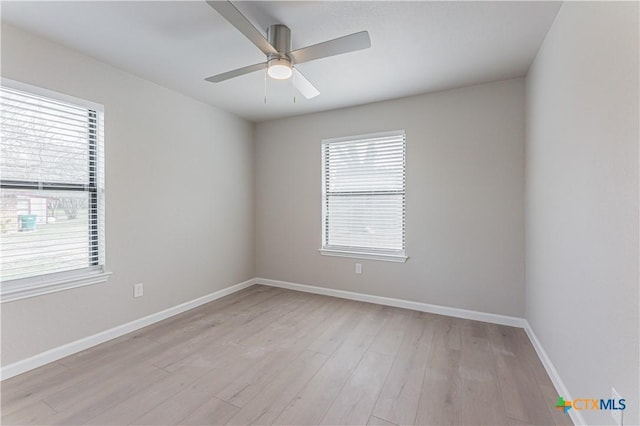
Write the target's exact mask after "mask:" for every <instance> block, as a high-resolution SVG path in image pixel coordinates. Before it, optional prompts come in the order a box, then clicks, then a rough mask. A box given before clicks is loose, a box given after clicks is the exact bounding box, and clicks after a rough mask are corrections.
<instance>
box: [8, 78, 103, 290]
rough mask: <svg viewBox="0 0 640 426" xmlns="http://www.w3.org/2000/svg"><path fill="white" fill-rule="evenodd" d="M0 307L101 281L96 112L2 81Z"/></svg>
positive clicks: (99, 142) (98, 120) (80, 103)
mask: <svg viewBox="0 0 640 426" xmlns="http://www.w3.org/2000/svg"><path fill="white" fill-rule="evenodd" d="M0 186H1V189H2V191H1V193H0V290H1V294H2V301H3V302H6V301H11V300H16V299H20V298H24V297H30V296H35V295H39V294H44V293H49V292H52V291H59V290H63V289H67V288H71V287H77V286H80V285H87V284H93V283H97V282H103V281H105V280H106V278H107V276H108V274H106V273H105V271H104V264H105V259H104V156H103V110H102V107H101V106H99V105H96V104H93V103H89V102H86V101H82V100H79V99H75V98H71V97H68V96H65V95H60V94H57V93H54V92H50V91H46V90H44V89H39V88H35V87H32V86H28V85H24V84H22V83H18V82H13V81H10V80H6V79H3V80H2V87H1V88H0Z"/></svg>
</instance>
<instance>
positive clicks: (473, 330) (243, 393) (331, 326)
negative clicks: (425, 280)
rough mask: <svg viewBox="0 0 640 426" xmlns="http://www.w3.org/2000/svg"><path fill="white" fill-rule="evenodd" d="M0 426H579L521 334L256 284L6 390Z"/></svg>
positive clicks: (40, 372)
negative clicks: (559, 404)
mask: <svg viewBox="0 0 640 426" xmlns="http://www.w3.org/2000/svg"><path fill="white" fill-rule="evenodd" d="M1 390H2V424H7V425H8V424H39V425H44V424H64V425H71V424H110V425H119V424H141V425H143V424H147V425H152V424H153V425H160V424H184V425H195V424H232V425H236V424H238V425H242V424H249V423H255V424H272V423H276V424H333V425H338V424H370V425H390V424H396V425H404V424H425V425H426V424H436V425H442V424H464V425H466V424H487V425H502V424H505V425H525V424H544V425H548V424H571V423H570V420H569V418H568V416H566V415H565V414H563V413H561V412H559V411H557V410H556V409H554V408H553V405H554V403H555V401H556V399H557V397H558V395H557V393H556V392H555V390H554V388H553V385H552V384H551V381H550V380H549V378H548V376H547V375H546V373H545V371H544V368H543V367H542V364H541V363H540V361H539V359H538V358H537V357H536V354H535V352H534V349H533V348H532V346H531V344H530V342H529V341H528V339H527V337H526V335H525V334H524V332H523V331H522V330H521V329H517V328H511V327H504V326H498V325H492V324H487V323H481V322H476V321H467V320H460V319H456V318H450V317H444V316H439V315H433V314H427V313H421V312H415V311H409V310H405V309H398V308H391V307H384V306H380V305H374V304H368V303H361V302H354V301H347V300H341V299H335V298H331V297H325V296H318V295H311V294H306V293H299V292H294V291H289V290H282V289H276V288H270V287H263V286H258V285H256V286H253V287H250V288H248V289H246V290H243V291H241V292H238V293H235V294H232V295H230V296H227V297H225V298H222V299H219V300H217V301H214V302H212V303H209V304H207V305H203V306H201V307H199V308H196V309H194V310H191V311H189V312H186V313H184V314H181V315H179V316H176V317H173V318H170V319H168V320H165V321H162V322H160V323H157V324H154V325H152V326H150V327H147V328H144V329H142V330H139V331H138V332H135V333H132V334H128V335H126V336H123V337H121V338H118V339H115V340H112V341H110V342H107V343H104V344H102V345H100V346H96V347H94V348H91V349H88V350H86V351H84V352H81V353H78V354H75V355H72V356H69V357H67V358H64V359H62V360H60V361H57V362H55V363H52V364H49V365H46V366H44V367H41V368H39V369H37V370H33V371H31V372H28V373H25V374H22V375H20V376H17V377H14V378H12V379H9V380H6V381H4V382H3V383H2V389H1Z"/></svg>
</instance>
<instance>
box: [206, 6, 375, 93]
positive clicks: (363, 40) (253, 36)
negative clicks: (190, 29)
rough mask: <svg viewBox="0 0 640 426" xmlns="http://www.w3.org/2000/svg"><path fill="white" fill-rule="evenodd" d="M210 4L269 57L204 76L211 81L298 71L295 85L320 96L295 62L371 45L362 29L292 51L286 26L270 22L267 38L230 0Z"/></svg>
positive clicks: (277, 76) (280, 77)
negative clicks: (257, 74)
mask: <svg viewBox="0 0 640 426" xmlns="http://www.w3.org/2000/svg"><path fill="white" fill-rule="evenodd" d="M207 4H209V6H211V7H212V8H213V9H214V10H216V11H217V12H218V13H219V14H220V15H222V17H223V18H225V19H226V20H227V21H229V23H230V24H231V25H233V26H234V27H236V29H237V30H238V31H240V32H241V33H242V34H243V35H244V36H245V37H246V38H248V39H249V41H251V42H252V43H253V44H254V45H256V47H257V48H258V49H260V50H261V51H262V53H264V54H265V55H266V57H267V60H266V61H265V62H261V63H259V64H254V65H249V66H247V67H242V68H238V69H236V70H233V71H228V72H225V73H222V74H218V75H214V76H212V77H208V78H206V79H205V80H206V81H209V82H211V83H219V82H221V81H225V80H229V79H231V78H234V77H238V76H241V75H244V74H249V73H251V72H254V71H260V70H263V69H265V68H266V69H267V75H269V77H271V78H274V79H277V80H286V79H288V78H290V77H291V76H292V75H294V74H295V76H294V78H293V85H294V86H295V88H296V89H297V90H298V91H299V92H300V93H302V95H303V96H304V97H305V98H307V99H311V98H314V97H316V96H318V95H319V94H320V92H319V91H318V89H316V88H315V86H314V85H313V84H311V83H310V82H309V80H307V79H306V78H305V76H304V75H302V73H301V72H300V71H299V70H298V69H297V68H296V67H295V65H297V64H301V63H303V62H309V61H313V60H316V59H321V58H326V57H329V56H335V55H341V54H343V53H348V52H354V51H356V50H361V49H367V48H369V47H371V40H370V39H369V33H368V32H367V31H360V32H357V33H354V34H350V35H347V36H344V37H339V38H336V39H333V40H329V41H325V42H322V43H318V44H314V45H312V46H307V47H303V48H301V49H296V50H291V30H290V29H289V27H287V26H286V25H282V24H275V25H271V26H270V27H269V29H268V30H267V37H266V38H265V37H264V36H263V35H262V33H261V32H260V31H258V29H256V27H254V26H253V25H252V24H251V22H249V20H248V19H247V18H246V17H245V16H244V15H243V14H242V13H240V11H239V10H238V9H236V7H235V6H234V5H233V4H232V3H231V2H230V1H227V0H224V1H216V0H207Z"/></svg>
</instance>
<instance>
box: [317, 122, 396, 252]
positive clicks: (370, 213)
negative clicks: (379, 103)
mask: <svg viewBox="0 0 640 426" xmlns="http://www.w3.org/2000/svg"><path fill="white" fill-rule="evenodd" d="M322 164H323V177H324V179H323V191H322V196H323V241H322V249H323V250H321V251H323V252H327V253H326V254H332V253H331V252H333V254H336V253H342V254H343V255H349V254H354V255H356V256H355V257H372V258H384V259H385V260H400V261H404V260H405V259H406V258H405V257H404V256H405V247H404V240H405V239H404V236H405V221H404V218H405V135H404V132H402V131H398V132H388V133H380V134H375V135H366V136H356V137H349V138H339V139H330V140H325V141H323V143H322ZM357 255H363V256H357Z"/></svg>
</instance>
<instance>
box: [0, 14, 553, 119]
mask: <svg viewBox="0 0 640 426" xmlns="http://www.w3.org/2000/svg"><path fill="white" fill-rule="evenodd" d="M234 4H235V5H236V7H237V8H238V9H239V10H240V11H241V12H242V13H243V14H244V15H245V16H247V17H248V18H249V20H250V21H251V22H252V23H253V24H254V25H255V26H256V27H257V28H258V29H259V30H261V31H262V32H263V33H264V32H266V29H267V28H268V27H269V26H270V25H272V24H285V25H287V26H288V27H289V28H291V33H292V44H293V48H294V49H296V48H299V47H303V46H308V45H311V44H315V43H318V42H322V41H325V40H328V39H333V38H337V37H340V36H343V35H347V34H351V33H354V32H358V31H362V30H367V31H368V32H369V35H370V38H371V48H370V49H366V50H361V51H357V52H352V53H349V54H345V55H340V56H335V57H330V58H325V59H321V60H317V61H313V62H309V63H304V64H300V65H299V66H298V67H299V69H300V71H301V72H302V73H303V74H304V75H305V76H306V77H307V78H308V79H309V80H310V81H311V82H312V83H313V84H314V85H315V86H316V87H317V88H318V89H319V91H320V95H319V96H317V97H315V98H313V99H305V98H304V97H303V96H301V95H299V94H298V95H297V96H296V95H295V91H294V90H293V87H292V85H291V81H290V80H285V81H277V80H273V79H265V73H264V71H261V72H255V73H252V74H248V75H245V76H241V77H238V78H235V79H233V80H229V81H225V82H222V83H209V82H206V81H204V79H205V78H206V77H209V76H212V75H214V74H219V73H222V72H225V71H230V70H233V69H235V68H239V67H243V66H246V65H251V64H255V63H258V62H263V61H264V59H265V57H264V55H263V54H262V53H261V52H260V51H259V50H258V49H257V48H256V47H255V46H254V45H253V44H252V43H251V42H250V41H249V40H247V39H246V38H245V37H244V36H243V35H242V34H241V33H239V32H238V31H237V30H236V29H235V28H234V27H233V26H232V25H231V24H229V23H228V22H227V21H226V20H225V19H224V18H222V17H221V16H220V15H218V13H217V12H215V11H214V10H213V9H212V8H211V7H209V6H208V5H207V4H206V3H205V2H204V1H161V2H148V1H145V2H128V1H110V2H93V1H92V2H80V1H74V2H57V1H46V2H18V1H3V2H2V3H1V8H2V9H1V14H2V21H3V22H7V23H9V24H12V25H15V26H17V27H20V28H23V29H25V30H27V31H30V32H33V33H35V34H38V35H41V36H43V37H45V38H47V39H50V40H52V41H54V42H57V43H60V44H62V45H65V46H68V47H70V48H72V49H75V50H77V51H80V52H82V53H84V54H87V55H89V56H92V57H94V58H96V59H98V60H100V61H103V62H106V63H108V64H111V65H113V66H116V67H118V68H121V69H123V70H125V71H128V72H131V73H133V74H136V75H138V76H140V77H142V78H145V79H147V80H150V81H153V82H155V83H157V84H159V85H162V86H165V87H168V88H170V89H173V90H176V91H179V92H181V93H184V94H186V95H188V96H191V97H193V98H196V99H199V100H201V101H204V102H206V103H209V104H211V105H214V106H217V107H219V108H221V109H224V110H226V111H229V112H232V113H235V114H237V115H239V116H241V117H244V118H247V119H249V120H252V121H256V122H259V121H265V120H269V119H275V118H282V117H287V116H293V115H299V114H306V113H311V112H318V111H325V110H330V109H335V108H341V107H348V106H354V105H360V104H365V103H370V102H375V101H381V100H387V99H393V98H398V97H403V96H409V95H415V94H419V93H425V92H433V91H438V90H443V89H448V88H453V87H459V86H465V85H470V84H477V83H483V82H489V81H495V80H501V79H507V78H513V77H519V76H523V75H525V74H526V72H527V70H528V68H529V66H530V65H531V63H532V61H533V59H534V57H535V55H536V53H537V51H538V48H539V46H540V44H541V43H542V41H543V39H544V37H545V35H546V33H547V31H548V30H549V27H550V26H551V24H552V22H553V20H554V18H555V16H556V14H557V12H558V9H559V7H560V5H561V2H498V1H496V2H393V1H388V2H386V1H375V2H369V1H355V2H351V1H344V2H340V1H330V2H323V1H301V2H296V1H265V2H235V3H234ZM265 92H266V99H267V102H266V103H265ZM294 96H295V102H294Z"/></svg>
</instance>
